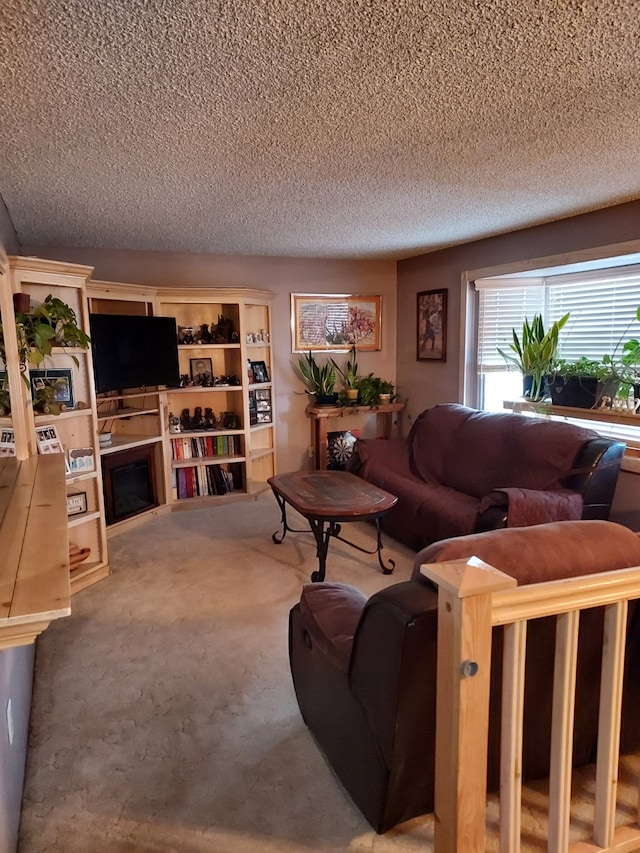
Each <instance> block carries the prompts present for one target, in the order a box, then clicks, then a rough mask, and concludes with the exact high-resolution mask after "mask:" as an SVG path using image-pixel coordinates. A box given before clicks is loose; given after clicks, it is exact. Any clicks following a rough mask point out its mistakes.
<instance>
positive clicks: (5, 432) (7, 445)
mask: <svg viewBox="0 0 640 853" xmlns="http://www.w3.org/2000/svg"><path fill="white" fill-rule="evenodd" d="M15 455H16V439H15V435H14V432H13V429H12V428H11V427H3V428H2V429H1V430H0V456H15Z"/></svg>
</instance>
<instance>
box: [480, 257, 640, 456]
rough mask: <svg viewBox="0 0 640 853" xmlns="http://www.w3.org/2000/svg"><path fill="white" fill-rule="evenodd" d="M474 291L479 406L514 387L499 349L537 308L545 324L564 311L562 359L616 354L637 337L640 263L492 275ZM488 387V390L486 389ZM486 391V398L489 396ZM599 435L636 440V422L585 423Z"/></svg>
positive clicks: (639, 440) (639, 435)
mask: <svg viewBox="0 0 640 853" xmlns="http://www.w3.org/2000/svg"><path fill="white" fill-rule="evenodd" d="M475 287H476V290H477V291H479V293H478V299H479V301H478V354H477V369H478V373H479V375H480V382H479V387H480V388H481V389H485V397H486V400H482V401H481V402H480V405H481V407H482V408H495V407H498V405H499V404H498V400H499V399H500V398H501V397H502V395H501V393H500V391H501V389H504V390H505V391H506V389H507V387H509V388H513V387H515V386H514V385H513V384H509V383H510V382H511V383H512V382H513V380H510V379H509V377H508V374H509V373H510V372H512V371H515V368H514V367H511V368H510V367H509V366H508V365H507V364H506V363H505V361H504V360H503V359H502V357H501V356H500V354H499V353H498V347H500V349H502V350H504V351H508V350H509V344H510V343H511V341H512V340H513V335H512V330H513V329H515V330H516V331H517V333H518V337H519V338H520V339H521V333H522V324H523V322H524V319H525V318H527V319H528V320H532V319H533V316H534V314H542V317H543V320H544V325H545V328H546V329H547V328H549V326H550V325H551V324H552V323H553V321H554V320H558V319H560V317H562V316H563V315H564V314H566V313H569V314H570V317H569V321H568V322H567V324H566V326H565V327H564V329H563V330H562V331H561V333H560V343H559V355H560V357H561V358H564V359H566V360H567V361H576V360H577V359H578V358H580V357H581V356H585V357H586V358H589V359H596V360H601V359H602V357H603V356H604V355H611V356H614V357H617V358H620V357H621V355H622V346H623V344H624V342H625V341H627V340H629V339H631V338H640V322H638V320H637V319H636V310H637V308H638V306H640V266H638V265H634V266H625V267H618V268H613V269H604V270H597V271H593V272H583V273H572V274H570V275H556V276H545V277H544V278H535V279H532V278H493V279H484V280H481V281H477V282H476V283H475ZM489 389H491V390H490V392H489ZM489 394H490V395H491V400H489V398H488V397H489ZM589 426H591V427H592V428H594V429H598V431H599V432H601V433H602V434H603V435H609V436H615V437H618V438H621V439H623V440H626V441H627V442H628V443H629V444H634V445H636V446H639V445H640V428H637V427H625V426H622V425H618V424H614V425H611V424H604V423H603V424H599V423H598V424H596V423H591V424H589Z"/></svg>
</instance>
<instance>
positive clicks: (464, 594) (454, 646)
mask: <svg viewBox="0 0 640 853" xmlns="http://www.w3.org/2000/svg"><path fill="white" fill-rule="evenodd" d="M421 572H422V574H423V575H424V576H425V577H427V578H429V580H431V581H432V582H433V583H435V584H437V586H438V678H437V692H436V777H435V809H434V813H435V847H434V850H435V853H481V851H483V850H484V833H485V814H486V794H487V732H488V726H489V687H490V680H491V595H492V593H494V592H496V591H498V590H503V589H509V588H511V587H515V586H516V585H517V584H516V581H515V580H514V578H512V577H510V576H509V575H505V574H503V573H502V572H499V571H498V570H497V569H494V568H493V567H492V566H489V565H487V564H486V563H483V562H482V560H479V559H477V558H476V557H471V558H470V559H468V560H452V561H450V562H447V563H431V564H427V565H423V566H422V567H421Z"/></svg>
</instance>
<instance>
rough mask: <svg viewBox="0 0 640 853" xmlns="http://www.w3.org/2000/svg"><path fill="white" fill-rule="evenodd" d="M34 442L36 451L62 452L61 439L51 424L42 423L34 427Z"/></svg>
mask: <svg viewBox="0 0 640 853" xmlns="http://www.w3.org/2000/svg"><path fill="white" fill-rule="evenodd" d="M36 443H37V445H38V453H43V454H44V453H64V447H63V446H62V441H61V440H60V436H59V435H58V431H57V430H56V428H55V426H54V425H53V424H43V425H42V426H37V427H36Z"/></svg>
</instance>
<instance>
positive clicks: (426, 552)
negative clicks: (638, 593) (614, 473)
mask: <svg viewBox="0 0 640 853" xmlns="http://www.w3.org/2000/svg"><path fill="white" fill-rule="evenodd" d="M472 556H475V557H479V558H480V559H481V560H484V561H485V563H489V565H491V566H494V568H496V569H500V571H502V572H505V573H506V574H508V575H511V577H514V578H515V579H516V580H517V581H518V584H519V585H522V584H529V583H540V582H542V581H549V580H555V579H557V578H564V577H577V576H578V575H590V574H594V573H596V572H606V571H613V570H615V569H625V568H630V567H632V566H640V539H639V538H638V537H637V536H636V535H635V533H633V532H632V531H631V530H629V529H628V528H626V527H623V526H622V525H620V524H614V523H613V522H611V521H554V522H551V523H549V524H539V525H537V526H535V527H508V528H504V529H501V530H489V531H487V532H486V533H473V534H471V535H469V536H462V537H459V538H457V539H445V540H443V541H442V542H434V543H433V544H432V545H429V546H427V547H426V548H424V549H423V550H422V551H420V552H419V553H418V554H417V555H416V559H415V562H414V568H413V575H412V576H413V578H419V577H421V574H420V566H421V565H422V564H423V563H435V562H443V561H445V560H456V559H460V558H462V557H472Z"/></svg>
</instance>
